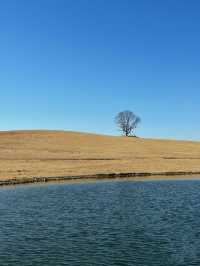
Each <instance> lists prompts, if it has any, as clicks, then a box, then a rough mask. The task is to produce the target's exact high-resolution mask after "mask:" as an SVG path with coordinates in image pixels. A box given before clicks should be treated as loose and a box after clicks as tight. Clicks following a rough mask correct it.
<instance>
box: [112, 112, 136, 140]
mask: <svg viewBox="0 0 200 266" xmlns="http://www.w3.org/2000/svg"><path fill="white" fill-rule="evenodd" d="M115 122H116V124H117V126H118V127H119V129H120V130H121V131H122V133H123V134H124V135H125V136H130V135H132V134H133V133H134V131H135V129H136V127H137V126H138V124H139V123H140V122H141V119H140V118H139V116H137V115H135V114H134V113H133V112H131V111H123V112H120V113H118V114H117V116H116V117H115Z"/></svg>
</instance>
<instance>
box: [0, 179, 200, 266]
mask: <svg viewBox="0 0 200 266" xmlns="http://www.w3.org/2000/svg"><path fill="white" fill-rule="evenodd" d="M0 265H1V266H4V265H6V266H7V265H15V266H18V265H20V266H22V265H34V266H36V265H54V266H56V265H59V266H60V265H70V266H75V265H81V266H84V265H87V266H90V265H92V266H93V265H95V266H96V265H98V266H100V265H105V266H108V265H120V266H122V265H137V266H157V265H159V266H165V265H166V266H170V265H173V266H178V265H181V266H190V265H200V181H150V182H133V181H124V182H106V183H104V182H100V183H91V184H75V185H73V184H60V185H59V184H54V185H53V184H51V185H45V186H43V185H39V186H19V187H17V188H3V189H1V190H0Z"/></svg>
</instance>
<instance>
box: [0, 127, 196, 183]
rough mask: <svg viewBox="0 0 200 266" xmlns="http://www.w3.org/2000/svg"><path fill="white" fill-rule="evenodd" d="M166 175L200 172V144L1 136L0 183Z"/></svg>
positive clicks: (49, 134)
mask: <svg viewBox="0 0 200 266" xmlns="http://www.w3.org/2000/svg"><path fill="white" fill-rule="evenodd" d="M162 171H163V172H166V171H173V172H178V171H200V142H192V141H172V140H152V139H142V138H127V137H112V136H103V135H94V134H86V133H76V132H64V131H13V132H1V133H0V180H8V179H11V178H17V179H18V178H24V177H33V176H38V177H40V176H71V175H84V174H96V173H113V172H114V173H121V172H124V173H126V172H162Z"/></svg>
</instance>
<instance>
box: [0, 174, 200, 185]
mask: <svg viewBox="0 0 200 266" xmlns="http://www.w3.org/2000/svg"><path fill="white" fill-rule="evenodd" d="M197 175H200V171H177V172H171V171H169V172H136V173H102V174H90V175H77V176H76V175H74V176H73V175H72V176H44V177H42V176H41V177H24V178H13V179H5V180H0V187H3V186H12V185H23V184H37V183H50V182H60V183H61V182H66V183H67V182H69V183H71V182H79V183H80V182H84V181H101V180H102V181H103V180H119V181H120V180H136V181H144V180H169V179H170V180H175V177H177V178H176V179H190V178H191V177H192V176H193V177H194V176H197ZM196 179H198V178H197V177H196ZM199 179H200V177H199Z"/></svg>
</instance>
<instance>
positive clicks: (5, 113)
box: [0, 0, 200, 140]
mask: <svg viewBox="0 0 200 266" xmlns="http://www.w3.org/2000/svg"><path fill="white" fill-rule="evenodd" d="M199 14H200V1H198V0H190V1H189V0H166V1H160V0H139V1H133V0H34V1H27V0H3V1H1V2H0V129H1V130H10V129H42V128H43V129H65V130H76V131H88V132H98V133H104V134H119V132H118V131H117V130H116V127H115V124H114V122H113V118H114V116H115V115H116V113H117V112H119V111H122V110H124V109H129V110H133V111H134V112H135V113H136V114H138V115H139V116H140V117H141V119H142V123H141V125H140V128H139V129H138V131H137V134H138V135H140V136H144V137H156V138H178V139H197V140H200V16H199Z"/></svg>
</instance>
